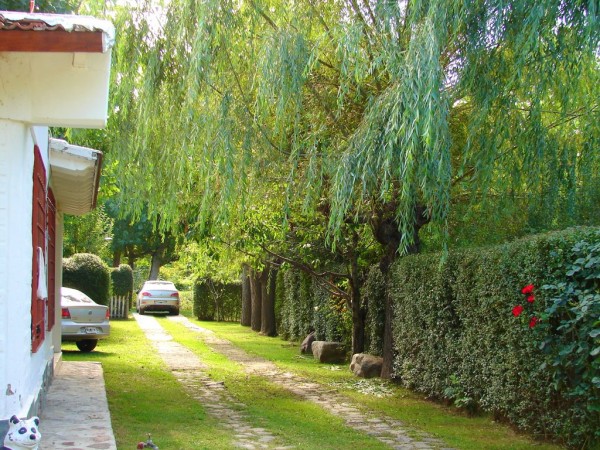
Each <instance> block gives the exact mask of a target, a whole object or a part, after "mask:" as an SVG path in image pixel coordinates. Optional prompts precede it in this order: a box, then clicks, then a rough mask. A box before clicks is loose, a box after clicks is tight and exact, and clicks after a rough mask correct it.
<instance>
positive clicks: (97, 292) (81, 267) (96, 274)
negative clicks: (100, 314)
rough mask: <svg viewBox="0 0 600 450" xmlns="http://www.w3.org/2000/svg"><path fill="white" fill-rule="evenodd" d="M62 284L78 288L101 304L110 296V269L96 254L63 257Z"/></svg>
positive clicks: (106, 303) (105, 303) (107, 300)
mask: <svg viewBox="0 0 600 450" xmlns="http://www.w3.org/2000/svg"><path fill="white" fill-rule="evenodd" d="M63 286H65V287H70V288H73V289H77V290H80V291H81V292H83V293H84V294H86V295H88V296H89V297H90V298H91V299H92V300H94V301H95V302H96V303H99V304H101V305H108V302H109V298H110V271H109V268H108V266H107V265H106V264H105V263H104V262H103V261H102V259H100V257H98V256H96V255H92V254H91V253H77V254H75V255H73V256H71V257H70V258H65V259H63Z"/></svg>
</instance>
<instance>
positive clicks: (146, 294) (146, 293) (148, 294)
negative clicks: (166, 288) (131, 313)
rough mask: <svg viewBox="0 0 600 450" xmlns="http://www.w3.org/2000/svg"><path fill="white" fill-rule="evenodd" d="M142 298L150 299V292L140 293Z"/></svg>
mask: <svg viewBox="0 0 600 450" xmlns="http://www.w3.org/2000/svg"><path fill="white" fill-rule="evenodd" d="M142 297H152V294H151V293H150V292H142Z"/></svg>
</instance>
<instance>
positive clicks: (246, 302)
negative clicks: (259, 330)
mask: <svg viewBox="0 0 600 450" xmlns="http://www.w3.org/2000/svg"><path fill="white" fill-rule="evenodd" d="M250 274H251V269H250V266H248V265H247V264H244V265H243V266H242V317H241V319H240V324H241V325H243V326H245V327H249V326H250V324H251V322H252V295H251V292H250Z"/></svg>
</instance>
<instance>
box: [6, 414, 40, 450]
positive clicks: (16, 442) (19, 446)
mask: <svg viewBox="0 0 600 450" xmlns="http://www.w3.org/2000/svg"><path fill="white" fill-rule="evenodd" d="M39 425H40V419H38V418H37V417H32V418H31V419H19V418H18V417H17V416H12V417H11V418H10V420H9V421H8V433H6V436H5V437H4V446H3V447H2V450H37V449H38V445H39V444H40V440H41V439H42V435H41V434H40V430H39V428H38V427H39Z"/></svg>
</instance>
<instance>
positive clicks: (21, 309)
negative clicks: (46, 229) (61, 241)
mask: <svg viewBox="0 0 600 450" xmlns="http://www.w3.org/2000/svg"><path fill="white" fill-rule="evenodd" d="M36 141H37V143H38V145H39V147H40V151H41V153H42V155H44V157H45V164H47V161H48V155H47V154H48V148H47V142H48V137H47V129H46V128H44V127H36V128H35V129H33V130H32V129H31V128H30V127H29V126H28V125H26V124H23V123H20V122H14V121H8V120H1V119H0V419H5V418H8V417H10V416H11V415H13V414H17V415H19V416H25V415H27V413H28V411H29V409H30V408H31V405H32V404H33V402H34V401H35V400H36V397H37V395H38V394H39V391H40V388H41V385H42V381H43V376H42V375H43V373H44V371H45V370H46V367H47V364H48V363H51V361H52V357H53V348H52V340H51V339H46V341H45V342H44V343H43V344H42V345H41V347H40V348H39V350H38V351H37V352H36V353H34V354H32V353H31V262H32V246H31V221H32V216H31V204H32V198H31V197H32V190H33V177H32V172H33V146H34V144H35V143H36ZM9 385H10V387H9Z"/></svg>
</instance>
